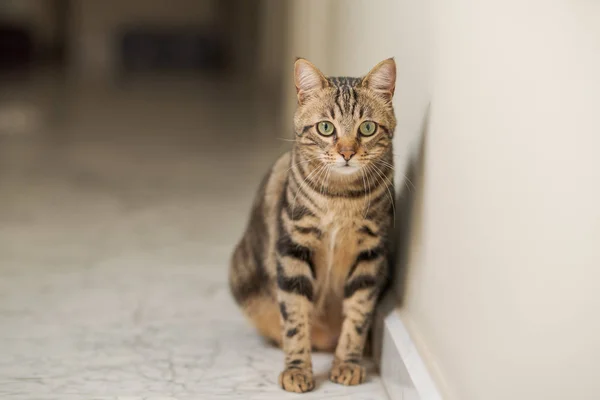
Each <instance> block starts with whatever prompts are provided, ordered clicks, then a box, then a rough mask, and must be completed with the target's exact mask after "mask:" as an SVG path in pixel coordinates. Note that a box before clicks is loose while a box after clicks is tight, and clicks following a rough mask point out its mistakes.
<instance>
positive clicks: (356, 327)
mask: <svg viewBox="0 0 600 400" xmlns="http://www.w3.org/2000/svg"><path fill="white" fill-rule="evenodd" d="M386 272H387V264H386V256H385V252H384V251H383V249H382V248H375V249H372V250H367V251H363V252H361V253H360V254H359V256H358V257H357V259H356V262H355V264H354V266H353V268H352V269H351V270H350V273H349V277H348V279H347V281H346V285H345V287H344V302H343V312H344V322H343V324H342V332H341V335H340V340H339V342H338V345H337V348H336V351H335V358H334V361H333V366H332V368H331V372H330V375H329V379H330V380H331V381H333V382H335V383H340V384H343V385H358V384H360V383H363V382H364V380H365V378H366V374H365V368H364V367H363V366H362V365H361V360H362V357H363V351H364V347H365V341H366V338H367V333H368V332H369V327H370V325H371V320H372V319H373V314H374V310H375V305H376V302H377V298H378V295H379V293H380V292H381V289H382V287H383V285H384V283H385V279H386Z"/></svg>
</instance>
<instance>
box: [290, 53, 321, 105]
mask: <svg viewBox="0 0 600 400" xmlns="http://www.w3.org/2000/svg"><path fill="white" fill-rule="evenodd" d="M294 83H295V84H296V93H297V94H298V102H299V103H302V102H303V101H304V100H305V99H306V98H307V97H309V96H310V95H311V93H314V91H315V90H319V89H323V88H324V87H326V86H328V85H329V83H328V81H327V78H326V77H325V75H323V73H322V72H321V71H319V69H318V68H317V67H315V66H314V65H313V64H312V63H311V62H310V61H308V60H305V59H304V58H297V59H296V62H295V63H294Z"/></svg>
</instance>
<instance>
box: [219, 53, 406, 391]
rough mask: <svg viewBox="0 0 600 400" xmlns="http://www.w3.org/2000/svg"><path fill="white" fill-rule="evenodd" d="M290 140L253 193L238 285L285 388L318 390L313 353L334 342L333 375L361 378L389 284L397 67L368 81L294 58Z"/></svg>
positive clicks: (233, 275)
mask: <svg viewBox="0 0 600 400" xmlns="http://www.w3.org/2000/svg"><path fill="white" fill-rule="evenodd" d="M294 80H295V85H296V92H297V101H298V106H297V109H296V113H295V115H294V130H295V141H294V144H293V148H292V150H291V151H290V152H288V153H286V154H284V155H283V156H282V157H281V158H279V160H277V161H276V162H275V164H274V165H273V166H272V168H271V169H270V171H269V172H268V173H267V175H266V177H265V178H264V179H263V181H262V183H261V185H260V188H259V190H258V194H257V196H256V198H255V201H254V204H253V207H252V212H251V216H250V221H249V224H248V226H247V228H246V231H245V234H244V236H243V237H242V239H241V241H240V242H239V244H238V245H237V247H236V249H235V251H234V254H233V256H232V260H231V267H230V272H229V283H230V288H231V291H232V294H233V296H234V298H235V300H236V302H237V303H238V304H239V306H240V307H241V308H242V310H243V312H244V313H245V315H246V316H247V317H248V318H249V319H250V321H251V322H252V323H253V324H254V326H255V327H256V328H257V330H258V331H259V333H260V334H262V335H263V336H264V337H266V338H267V339H269V340H271V341H273V342H275V343H277V344H278V345H280V346H281V347H282V348H283V350H284V352H285V369H284V370H283V372H281V374H280V376H279V384H280V385H281V387H282V388H283V389H284V390H286V391H290V392H298V393H302V392H306V391H310V390H312V389H313V388H314V378H313V372H312V361H311V351H312V350H313V349H316V350H322V351H335V356H334V361H333V365H332V368H331V372H330V380H331V381H333V382H336V383H340V384H344V385H357V384H360V383H362V382H364V380H365V368H364V367H363V366H362V365H361V359H362V356H363V350H364V347H365V341H366V336H367V333H368V331H369V327H370V323H371V320H372V319H373V313H374V308H375V305H376V302H377V300H378V298H379V296H380V294H381V292H382V289H383V288H384V286H385V285H386V283H387V280H388V277H389V271H388V259H387V256H388V253H389V251H388V242H389V233H390V232H389V231H390V228H391V224H392V220H393V215H392V212H393V207H394V204H393V203H394V196H393V194H394V185H393V180H394V173H393V163H394V158H393V151H392V136H393V132H394V130H395V127H396V118H395V115H394V109H393V106H392V97H393V95H394V89H395V81H396V64H395V62H394V60H393V59H391V58H390V59H387V60H384V61H382V62H380V63H379V64H377V65H376V66H375V67H374V68H373V69H372V70H371V71H370V72H369V73H368V74H367V75H366V76H365V77H363V78H348V77H326V76H325V75H323V73H322V72H321V71H319V69H317V67H315V66H314V65H313V64H312V63H310V62H309V61H307V60H305V59H302V58H299V59H297V60H296V62H295V64H294Z"/></svg>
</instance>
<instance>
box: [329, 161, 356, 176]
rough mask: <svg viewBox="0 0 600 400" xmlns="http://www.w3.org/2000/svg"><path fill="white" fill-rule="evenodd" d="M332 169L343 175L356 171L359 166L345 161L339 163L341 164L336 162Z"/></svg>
mask: <svg viewBox="0 0 600 400" xmlns="http://www.w3.org/2000/svg"><path fill="white" fill-rule="evenodd" d="M334 170H335V171H336V172H338V173H340V174H343V175H351V174H354V173H356V172H358V171H359V170H360V168H359V167H357V166H355V165H350V164H348V162H346V163H345V164H341V165H340V164H337V165H336V166H335V168H334Z"/></svg>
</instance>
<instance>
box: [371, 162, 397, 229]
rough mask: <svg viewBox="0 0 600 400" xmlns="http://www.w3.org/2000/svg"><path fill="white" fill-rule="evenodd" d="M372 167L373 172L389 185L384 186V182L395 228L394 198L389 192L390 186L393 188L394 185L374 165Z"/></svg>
mask: <svg viewBox="0 0 600 400" xmlns="http://www.w3.org/2000/svg"><path fill="white" fill-rule="evenodd" d="M372 167H373V169H374V170H375V172H376V173H377V174H378V175H379V176H383V178H384V180H387V181H388V182H389V183H390V184H389V185H386V184H385V182H384V185H385V190H387V193H388V195H389V197H390V202H391V203H392V212H393V215H394V227H396V205H395V204H394V203H395V202H394V196H392V192H391V191H390V186H391V187H392V188H393V187H394V184H393V183H392V182H391V181H390V180H389V178H388V177H387V176H385V175H384V174H383V172H381V170H379V169H378V168H377V167H376V166H375V165H372Z"/></svg>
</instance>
